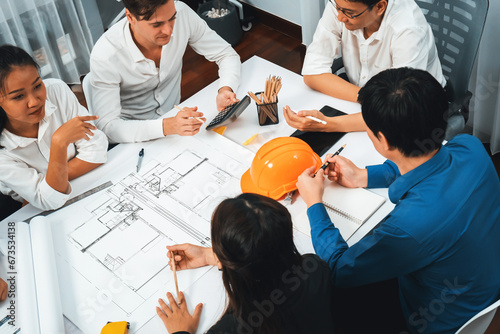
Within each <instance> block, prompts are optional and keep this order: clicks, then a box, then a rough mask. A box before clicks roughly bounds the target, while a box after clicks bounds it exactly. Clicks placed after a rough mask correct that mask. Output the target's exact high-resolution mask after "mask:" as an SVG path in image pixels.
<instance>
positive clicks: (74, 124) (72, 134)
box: [51, 116, 98, 149]
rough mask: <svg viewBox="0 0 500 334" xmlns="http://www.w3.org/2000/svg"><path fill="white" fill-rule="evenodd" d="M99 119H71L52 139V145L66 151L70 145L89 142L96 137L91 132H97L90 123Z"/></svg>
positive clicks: (80, 117)
mask: <svg viewBox="0 0 500 334" xmlns="http://www.w3.org/2000/svg"><path fill="white" fill-rule="evenodd" d="M97 118H98V116H77V117H75V118H72V119H70V120H69V121H67V122H66V123H64V124H63V125H61V126H60V127H59V129H57V130H56V131H55V132H54V134H53V135H52V139H51V143H52V145H54V146H57V147H60V148H64V149H66V148H67V147H68V145H69V144H71V143H74V142H77V141H79V140H80V139H85V140H89V139H90V137H92V136H93V135H94V133H93V132H92V131H91V130H97V128H96V127H95V125H93V124H91V123H89V121H93V120H96V119H97Z"/></svg>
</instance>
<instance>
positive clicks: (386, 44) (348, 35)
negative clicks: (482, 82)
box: [302, 0, 446, 87]
mask: <svg viewBox="0 0 500 334" xmlns="http://www.w3.org/2000/svg"><path fill="white" fill-rule="evenodd" d="M337 17H338V15H337V10H336V8H335V7H334V6H333V4H332V3H331V2H328V5H327V6H326V8H325V12H324V13H323V16H322V17H321V20H320V21H319V23H318V27H317V28H316V32H315V33H314V38H313V42H312V43H311V45H310V46H309V47H308V48H307V52H306V57H305V59H304V66H303V68H302V75H315V74H323V73H331V67H332V63H333V60H334V59H335V58H337V57H339V56H340V55H341V54H342V60H343V62H344V67H345V71H346V74H347V77H348V78H349V81H350V82H351V83H353V84H355V85H356V86H358V87H362V86H364V85H365V84H366V82H367V81H368V80H369V79H370V78H372V77H373V76H374V75H375V74H377V73H379V72H382V71H384V70H386V69H389V68H399V67H411V68H416V69H421V70H424V71H428V72H429V73H430V74H432V75H433V76H434V78H436V80H437V81H438V82H440V83H441V85H442V86H443V87H444V86H445V85H446V79H445V78H444V76H443V71H442V69H441V62H440V61H439V57H438V53H437V49H436V45H435V42H434V35H433V33H432V29H431V27H430V26H429V24H428V23H427V21H426V19H425V16H424V15H423V13H422V10H421V9H420V8H419V7H418V6H417V4H416V3H415V1H413V0H388V5H387V9H386V12H385V15H384V18H383V19H382V23H381V25H380V28H379V30H378V31H376V32H375V33H373V34H372V35H371V36H370V37H369V38H368V39H365V38H364V36H363V29H357V30H354V31H350V30H348V29H347V28H346V27H345V25H344V23H342V22H340V21H339V20H338V19H337Z"/></svg>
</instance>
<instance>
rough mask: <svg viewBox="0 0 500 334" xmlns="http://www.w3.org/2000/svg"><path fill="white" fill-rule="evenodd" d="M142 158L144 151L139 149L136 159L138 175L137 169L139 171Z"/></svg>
mask: <svg viewBox="0 0 500 334" xmlns="http://www.w3.org/2000/svg"><path fill="white" fill-rule="evenodd" d="M142 158H144V149H143V148H141V150H140V151H139V158H138V159H137V173H139V169H141V164H142Z"/></svg>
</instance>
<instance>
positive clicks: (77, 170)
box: [0, 45, 108, 210]
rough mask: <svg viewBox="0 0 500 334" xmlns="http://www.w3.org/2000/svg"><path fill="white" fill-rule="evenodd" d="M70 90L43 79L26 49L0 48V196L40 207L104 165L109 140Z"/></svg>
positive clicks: (59, 200)
mask: <svg viewBox="0 0 500 334" xmlns="http://www.w3.org/2000/svg"><path fill="white" fill-rule="evenodd" d="M95 119H97V116H90V115H89V113H88V111H87V110H86V109H85V108H84V107H83V106H82V105H80V104H79V103H78V100H77V98H76V96H75V95H74V94H73V92H71V90H70V89H69V87H68V86H67V85H66V84H65V83H64V82H62V81H61V80H58V79H47V80H43V81H42V79H41V78H40V74H39V73H38V65H37V64H36V62H35V61H34V60H33V58H32V57H31V56H30V55H29V54H28V53H26V51H24V50H22V49H20V48H18V47H15V46H11V45H3V46H0V192H1V193H2V194H5V195H9V196H11V197H12V198H14V199H15V200H18V201H20V202H24V203H27V202H29V203H31V204H33V205H34V206H35V207H37V208H40V209H44V210H47V209H56V208H58V207H60V206H62V205H63V204H64V203H65V202H66V201H67V199H68V198H69V196H70V195H71V186H70V184H69V180H72V179H74V178H76V177H78V176H80V175H82V174H85V173H87V172H88V171H90V170H92V169H94V168H96V167H97V166H99V165H100V164H102V163H104V162H105V161H106V150H107V145H108V141H107V138H106V136H105V135H104V133H102V132H101V131H99V130H97V128H96V127H95V126H94V125H93V124H92V123H91V122H90V121H92V120H95Z"/></svg>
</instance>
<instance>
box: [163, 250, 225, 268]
mask: <svg viewBox="0 0 500 334" xmlns="http://www.w3.org/2000/svg"><path fill="white" fill-rule="evenodd" d="M167 249H168V250H169V252H168V253H167V257H168V258H169V262H168V264H169V265H170V268H172V252H174V253H175V265H176V269H177V270H184V269H194V268H199V267H204V266H208V265H212V266H213V265H217V258H216V257H215V255H214V253H213V251H212V248H209V247H201V246H196V245H192V244H179V245H173V246H167Z"/></svg>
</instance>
